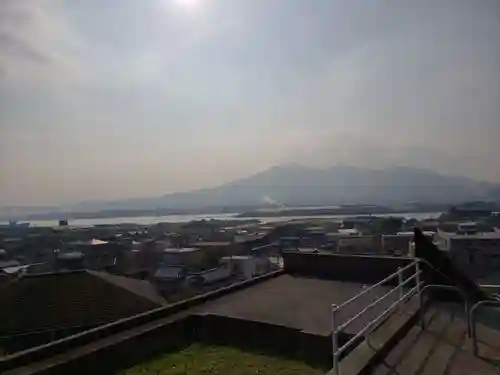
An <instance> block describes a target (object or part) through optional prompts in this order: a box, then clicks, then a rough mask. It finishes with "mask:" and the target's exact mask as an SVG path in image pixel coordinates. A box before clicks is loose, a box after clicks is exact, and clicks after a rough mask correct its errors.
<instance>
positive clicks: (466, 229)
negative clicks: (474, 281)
mask: <svg viewBox="0 0 500 375" xmlns="http://www.w3.org/2000/svg"><path fill="white" fill-rule="evenodd" d="M472 228H473V226H472V225H471V223H468V224H467V225H465V226H461V227H460V230H459V232H456V233H450V232H443V231H438V233H437V235H436V243H437V246H438V248H439V249H440V250H442V251H444V252H447V253H448V254H449V257H450V258H451V259H452V260H453V261H454V262H455V263H456V264H457V265H458V266H459V267H461V268H462V269H464V270H465V269H467V270H468V271H470V272H472V273H474V274H477V275H483V274H488V273H491V272H494V271H499V270H500V232H496V231H495V232H475V231H474V230H473V229H472Z"/></svg>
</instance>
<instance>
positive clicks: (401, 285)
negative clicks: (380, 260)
mask: <svg viewBox="0 0 500 375" xmlns="http://www.w3.org/2000/svg"><path fill="white" fill-rule="evenodd" d="M398 289H399V299H402V298H403V296H404V293H403V272H402V271H401V267H398Z"/></svg>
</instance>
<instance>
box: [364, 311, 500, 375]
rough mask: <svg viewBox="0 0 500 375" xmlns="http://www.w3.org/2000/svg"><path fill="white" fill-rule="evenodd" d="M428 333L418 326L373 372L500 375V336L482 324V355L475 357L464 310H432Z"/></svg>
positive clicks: (385, 374)
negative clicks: (468, 335)
mask: <svg viewBox="0 0 500 375" xmlns="http://www.w3.org/2000/svg"><path fill="white" fill-rule="evenodd" d="M425 321H426V325H425V329H424V330H422V329H421V328H420V326H419V325H415V326H414V327H412V329H411V330H410V331H409V332H408V334H407V335H406V336H405V337H404V338H403V339H402V340H401V341H400V342H399V343H398V344H397V345H396V346H395V347H394V348H392V350H391V351H390V352H389V353H388V354H387V355H386V356H385V358H383V359H382V360H381V361H380V362H379V363H378V365H377V366H376V367H375V368H374V369H373V371H372V374H373V375H459V374H464V375H466V374H467V375H472V374H485V375H486V374H487V375H490V374H492V375H493V374H500V362H499V359H500V332H499V331H496V330H494V329H491V328H488V327H487V326H485V325H481V324H478V338H479V341H480V345H479V354H480V355H481V357H475V356H474V355H473V354H472V349H471V345H470V341H469V340H468V338H467V335H466V326H465V323H464V315H463V312H462V311H461V306H460V305H459V304H456V303H446V304H439V305H435V306H431V307H430V308H429V309H428V310H427V312H426V314H425Z"/></svg>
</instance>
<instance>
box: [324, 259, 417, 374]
mask: <svg viewBox="0 0 500 375" xmlns="http://www.w3.org/2000/svg"><path fill="white" fill-rule="evenodd" d="M413 269H414V272H412V273H411V274H410V275H409V276H408V277H406V279H405V272H406V273H408V272H407V271H408V270H413ZM421 273H422V271H421V270H420V260H415V261H414V262H412V263H410V264H409V265H407V266H405V267H403V268H398V271H397V272H395V273H393V274H391V275H389V276H388V277H386V278H385V279H383V280H382V281H379V282H378V283H377V284H374V285H372V286H370V287H369V288H366V289H364V290H363V291H361V292H360V293H358V294H357V295H356V296H354V297H352V298H351V299H349V300H347V301H345V302H344V303H342V304H340V305H335V304H334V305H332V312H331V319H332V350H333V368H332V370H333V375H339V374H340V369H339V360H340V357H341V356H342V354H343V353H344V352H345V351H346V350H347V349H349V348H350V347H351V346H352V345H353V344H354V343H356V342H357V340H359V339H360V338H361V337H363V336H364V337H365V338H367V337H368V336H369V335H370V334H371V333H372V332H373V331H374V330H375V329H376V328H377V327H378V326H379V325H380V324H381V323H383V322H384V320H385V319H387V318H388V317H389V315H390V314H392V313H393V312H394V311H395V310H396V309H398V308H399V307H400V306H401V305H403V304H404V303H405V302H406V301H407V300H408V299H410V298H411V297H413V296H414V295H415V294H418V295H419V297H420V294H421V289H422V285H423V283H422V282H421V281H420V275H421ZM392 280H397V286H396V287H394V288H392V289H391V290H390V291H389V292H387V293H385V294H384V295H383V296H381V297H379V298H377V299H376V300H375V301H373V302H372V303H370V304H369V305H367V306H366V307H365V308H364V309H362V310H361V311H360V312H358V313H357V314H356V315H354V316H353V317H351V318H349V319H348V320H347V321H345V322H343V323H342V324H340V325H338V324H337V318H338V317H337V315H338V313H339V311H340V310H342V309H343V308H344V307H346V306H348V305H350V304H352V303H353V302H355V301H357V300H358V299H359V298H360V297H362V296H364V295H366V294H367V293H368V292H370V291H373V290H375V289H376V288H378V287H380V286H382V285H384V284H386V283H388V282H390V281H392ZM413 280H415V286H414V287H413V288H411V289H409V290H408V291H406V292H405V290H404V287H405V286H406V285H407V284H408V283H410V282H411V281H413ZM395 292H399V294H398V297H397V300H396V301H395V302H393V303H392V304H391V305H390V306H389V307H388V308H386V309H385V310H384V311H383V312H382V313H380V314H379V315H378V316H377V317H375V318H373V319H370V321H369V322H368V324H366V325H365V326H364V327H363V328H362V329H361V330H360V331H359V332H358V333H357V334H355V335H354V336H353V337H351V338H350V339H349V340H348V341H347V342H346V343H345V344H343V345H342V346H341V347H339V334H340V333H341V332H343V331H344V330H345V329H346V328H347V327H348V326H350V325H351V324H352V323H354V322H355V321H357V320H358V319H359V318H361V317H362V316H363V315H365V314H366V313H367V312H369V311H371V310H372V309H373V308H374V307H376V306H379V305H380V303H382V302H383V301H385V300H386V299H387V297H389V296H391V295H393V294H394V293H395ZM419 300H421V299H419Z"/></svg>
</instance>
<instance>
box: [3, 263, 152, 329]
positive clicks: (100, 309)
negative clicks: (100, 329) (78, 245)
mask: <svg viewBox="0 0 500 375" xmlns="http://www.w3.org/2000/svg"><path fill="white" fill-rule="evenodd" d="M0 301H1V306H2V308H1V309H0V336H7V335H12V334H18V333H23V332H30V331H38V330H46V329H53V328H57V327H71V326H80V325H86V326H90V325H98V324H104V323H108V322H111V321H114V320H118V319H122V318H125V317H128V316H131V315H135V314H139V313H141V312H145V311H148V310H151V309H154V308H157V307H160V306H161V299H160V298H157V297H154V294H153V292H152V289H151V288H149V287H148V286H147V285H146V284H145V282H143V281H140V280H134V279H128V278H126V277H119V276H113V275H108V274H105V273H101V272H92V271H75V272H65V273H52V274H39V275H26V276H24V277H22V278H19V279H16V280H13V281H10V282H8V283H6V284H4V285H2V286H0Z"/></svg>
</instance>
